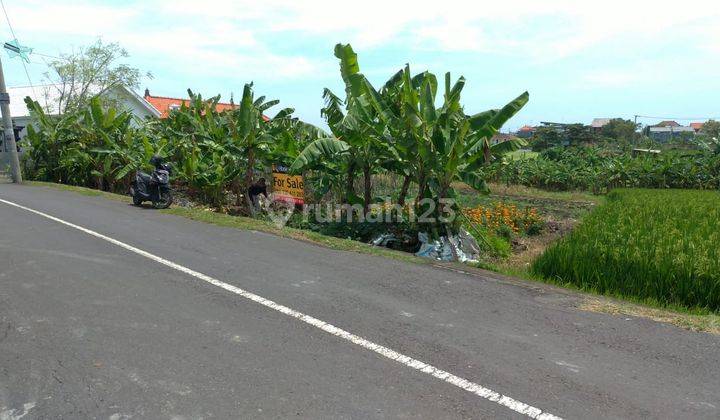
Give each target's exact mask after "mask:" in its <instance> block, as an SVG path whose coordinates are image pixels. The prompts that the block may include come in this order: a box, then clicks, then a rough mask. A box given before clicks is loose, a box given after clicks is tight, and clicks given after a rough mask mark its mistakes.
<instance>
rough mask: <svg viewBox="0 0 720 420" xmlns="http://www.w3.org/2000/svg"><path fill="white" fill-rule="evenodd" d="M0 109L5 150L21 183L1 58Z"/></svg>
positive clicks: (17, 180) (14, 176) (16, 181)
mask: <svg viewBox="0 0 720 420" xmlns="http://www.w3.org/2000/svg"><path fill="white" fill-rule="evenodd" d="M0 111H1V112H2V123H3V134H4V137H5V138H4V140H5V141H3V145H4V146H5V152H7V153H10V172H11V175H12V179H13V182H15V183H16V184H20V183H21V182H22V175H21V174H20V159H19V158H18V152H17V145H16V144H15V131H14V130H13V123H12V117H10V95H8V93H7V88H6V87H5V73H3V68H2V60H0Z"/></svg>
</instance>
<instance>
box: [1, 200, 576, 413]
mask: <svg viewBox="0 0 720 420" xmlns="http://www.w3.org/2000/svg"><path fill="white" fill-rule="evenodd" d="M0 202H2V203H5V204H8V205H10V206H13V207H17V208H19V209H23V210H26V211H29V212H31V213H34V214H37V215H39V216H42V217H44V218H46V219H50V220H52V221H55V222H58V223H61V224H63V225H65V226H69V227H71V228H73V229H77V230H79V231H81V232H85V233H87V234H88V235H91V236H94V237H96V238H99V239H102V240H104V241H107V242H110V243H111V244H113V245H117V246H119V247H121V248H125V249H126V250H128V251H130V252H134V253H136V254H138V255H142V256H143V257H145V258H148V259H151V260H153V261H155V262H158V263H160V264H163V265H166V266H168V267H170V268H173V269H175V270H177V271H180V272H183V273H185V274H188V275H190V276H193V277H195V278H197V279H200V280H202V281H205V282H207V283H210V284H212V285H214V286H217V287H220V288H221V289H225V290H227V291H229V292H232V293H235V294H236V295H240V296H242V297H244V298H246V299H249V300H251V301H253V302H257V303H259V304H261V305H263V306H265V307H267V308H270V309H273V310H275V311H278V312H280V313H283V314H285V315H287V316H290V317H292V318H296V319H299V320H300V321H303V322H305V323H306V324H309V325H312V326H313V327H316V328H319V329H321V330H323V331H325V332H327V333H330V334H332V335H334V336H336V337H340V338H342V339H344V340H347V341H349V342H351V343H353V344H357V345H358V346H360V347H363V348H365V349H368V350H371V351H374V352H375V353H377V354H379V355H381V356H383V357H386V358H388V359H391V360H394V361H396V362H398V363H401V364H403V365H405V366H407V367H410V368H412V369H415V370H418V371H420V372H422V373H426V374H428V375H430V376H433V377H435V378H437V379H440V380H442V381H444V382H447V383H449V384H451V385H455V386H456V387H458V388H462V389H464V390H466V391H468V392H470V393H473V394H475V395H477V396H479V397H482V398H485V399H486V400H488V401H492V402H494V403H497V404H500V405H502V406H504V407H507V408H509V409H511V410H513V411H515V412H516V413H520V414H523V415H526V416H528V417H530V418H533V419H538V420H562V419H561V417H558V416H555V415H553V414H550V413H548V412H544V411H543V410H541V409H539V408H537V407H533V406H531V405H528V404H525V403H523V402H521V401H518V400H515V399H513V398H511V397H508V396H507V395H502V394H500V393H498V392H495V391H493V390H492V389H489V388H486V387H484V386H482V385H480V384H477V383H474V382H471V381H469V380H467V379H464V378H461V377H459V376H456V375H453V374H452V373H450V372H446V371H444V370H441V369H439V368H437V367H435V366H432V365H429V364H427V363H424V362H422V361H420V360H417V359H413V358H412V357H409V356H406V355H404V354H401V353H398V352H396V351H395V350H392V349H390V348H387V347H385V346H381V345H380V344H376V343H373V342H372V341H369V340H366V339H364V338H362V337H360V336H357V335H355V334H352V333H350V332H348V331H345V330H343V329H341V328H338V327H336V326H334V325H332V324H330V323H327V322H325V321H322V320H319V319H317V318H314V317H312V316H310V315H305V314H303V313H302V312H298V311H296V310H294V309H291V308H288V307H287V306H284V305H281V304H279V303H276V302H273V301H272V300H269V299H265V298H264V297H262V296H259V295H256V294H254V293H251V292H248V291H247V290H243V289H241V288H239V287H237V286H233V285H232V284H228V283H225V282H223V281H220V280H218V279H216V278H213V277H210V276H208V275H206V274H203V273H200V272H197V271H195V270H192V269H190V268H187V267H185V266H182V265H180V264H177V263H174V262H172V261H170V260H166V259H165V258H162V257H159V256H157V255H155V254H151V253H149V252H147V251H143V250H142V249H140V248H136V247H134V246H132V245H128V244H126V243H124V242H121V241H118V240H117V239H113V238H111V237H109V236H105V235H103V234H101V233H98V232H95V231H93V230H90V229H87V228H84V227H82V226H78V225H76V224H73V223H70V222H66V221H65V220H62V219H59V218H57V217H55V216H51V215H49V214H46V213H43V212H41V211H38V210H34V209H31V208H29V207H25V206H23V205H20V204H17V203H13V202H12V201H7V200H3V199H0Z"/></svg>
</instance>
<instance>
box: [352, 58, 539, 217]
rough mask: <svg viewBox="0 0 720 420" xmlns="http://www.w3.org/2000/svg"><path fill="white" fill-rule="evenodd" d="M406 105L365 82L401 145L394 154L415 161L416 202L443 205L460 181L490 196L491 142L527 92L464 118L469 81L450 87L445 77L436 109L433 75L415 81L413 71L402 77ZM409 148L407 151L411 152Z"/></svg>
mask: <svg viewBox="0 0 720 420" xmlns="http://www.w3.org/2000/svg"><path fill="white" fill-rule="evenodd" d="M402 80H403V81H402V95H401V101H402V106H401V107H397V106H393V105H392V104H390V103H388V102H387V101H386V100H385V98H383V97H382V96H381V95H379V94H378V92H377V91H376V90H375V89H374V88H373V87H372V85H371V84H370V83H369V82H368V81H367V80H363V86H364V88H363V91H362V94H363V96H364V97H365V98H367V100H368V101H369V102H370V103H371V104H372V105H373V107H374V108H375V110H376V112H377V115H378V116H379V117H380V118H381V119H382V120H383V121H384V122H385V124H386V126H387V127H389V130H390V132H391V133H392V135H393V137H395V138H396V139H401V140H404V141H397V142H396V143H395V144H396V146H395V147H396V149H398V150H399V151H400V152H401V153H402V154H406V155H407V156H408V159H407V160H408V161H411V162H415V164H414V165H413V167H412V168H413V170H416V171H417V176H418V178H417V182H418V189H419V193H418V198H419V199H421V198H426V197H433V198H434V199H435V203H442V202H443V201H445V199H447V198H451V197H454V196H455V192H454V191H453V189H452V182H453V181H456V180H459V181H463V182H465V183H467V184H468V185H470V186H472V187H473V188H475V189H477V190H479V191H486V190H487V186H486V185H485V181H484V178H483V176H482V174H481V173H480V172H479V170H480V168H481V167H482V166H483V165H484V164H486V162H488V161H489V160H490V159H491V157H492V152H493V147H492V146H490V144H489V139H490V138H491V137H492V136H493V135H494V134H495V133H496V132H497V130H499V128H500V127H501V126H502V125H503V124H504V123H505V122H506V121H507V120H508V119H510V118H511V117H512V116H513V115H515V113H517V112H518V111H519V110H520V109H521V108H522V107H523V106H524V105H525V103H527V101H528V99H529V95H528V94H527V92H525V93H523V94H522V95H520V96H518V97H517V98H516V99H514V100H513V101H511V102H510V103H508V104H507V105H505V106H504V107H503V108H501V109H495V110H489V111H485V112H481V113H478V114H475V115H470V116H468V115H466V114H465V113H464V112H463V109H462V106H461V105H460V94H461V92H462V89H463V87H464V85H465V79H464V78H462V77H460V78H459V79H458V80H457V81H456V82H455V83H454V84H453V85H452V86H451V79H450V73H447V74H446V75H445V93H444V96H443V104H442V106H441V107H440V108H436V107H435V102H436V94H437V79H436V78H435V77H434V76H433V75H432V74H430V73H427V72H426V73H423V74H420V75H418V76H417V77H415V78H413V77H412V76H411V74H410V68H409V66H406V67H405V70H404V74H403V75H402ZM521 145H522V143H520V142H512V143H510V142H507V144H502V145H496V147H495V152H496V153H505V152H508V151H511V150H514V149H515V148H517V147H520V146H521ZM408 146H409V147H408Z"/></svg>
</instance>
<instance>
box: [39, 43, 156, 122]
mask: <svg viewBox="0 0 720 420" xmlns="http://www.w3.org/2000/svg"><path fill="white" fill-rule="evenodd" d="M128 57H129V54H128V52H127V50H125V49H124V48H122V47H121V46H120V44H118V43H116V42H112V43H103V42H102V40H100V39H98V40H97V41H95V43H93V44H91V45H88V46H85V47H82V48H80V49H79V50H77V51H74V52H72V53H69V54H62V55H60V58H58V59H55V60H53V61H50V62H49V63H48V64H49V66H50V69H51V70H50V71H48V72H46V73H45V80H46V82H48V84H49V85H50V86H49V87H48V89H54V90H55V91H56V92H55V94H53V95H50V93H49V92H46V94H47V96H48V97H53V98H54V97H57V103H53V104H52V106H53V107H56V109H55V110H54V111H58V112H60V113H65V112H67V111H69V110H71V109H78V108H82V107H83V106H85V105H86V104H87V103H89V101H90V98H92V97H93V96H95V95H97V94H99V93H102V92H105V91H107V90H108V89H111V88H113V87H114V86H118V85H123V86H126V87H128V88H131V89H137V88H138V86H139V84H140V80H141V78H142V76H146V77H152V75H151V74H150V73H145V74H144V75H143V73H142V72H141V71H140V70H139V69H137V68H135V67H132V66H130V65H129V64H127V63H124V62H123V61H124V59H126V58H128Z"/></svg>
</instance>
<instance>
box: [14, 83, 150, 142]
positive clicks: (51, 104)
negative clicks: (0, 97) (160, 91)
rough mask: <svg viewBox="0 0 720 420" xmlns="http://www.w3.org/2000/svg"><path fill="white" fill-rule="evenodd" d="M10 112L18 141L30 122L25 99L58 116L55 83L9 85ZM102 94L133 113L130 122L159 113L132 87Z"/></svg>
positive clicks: (57, 96)
mask: <svg viewBox="0 0 720 420" xmlns="http://www.w3.org/2000/svg"><path fill="white" fill-rule="evenodd" d="M8 95H9V96H10V115H11V116H12V120H13V128H14V131H15V139H16V140H17V141H19V140H20V139H22V138H23V137H25V135H26V134H27V126H28V124H30V121H31V117H30V111H28V109H27V105H26V104H25V98H26V97H28V96H29V97H30V98H32V99H33V100H34V101H36V102H38V103H39V104H40V106H42V107H43V108H44V109H45V112H46V113H48V114H50V115H58V113H59V111H58V102H59V99H60V90H59V89H58V86H56V85H36V86H18V87H9V88H8ZM101 95H102V96H103V97H105V98H107V99H109V100H112V101H113V102H115V103H116V104H118V106H119V107H121V108H123V109H125V110H128V111H130V112H132V114H133V115H134V116H135V117H136V119H135V120H134V121H133V122H132V124H134V125H139V122H140V121H142V120H144V119H146V118H158V117H159V116H160V113H159V112H158V111H157V109H155V108H154V107H153V106H152V105H150V103H148V102H147V101H146V100H145V99H143V98H142V97H141V96H140V95H138V94H137V93H135V92H133V91H132V89H129V88H126V87H125V86H120V85H118V86H114V87H112V88H110V89H108V90H106V91H105V92H103V93H102V94H101Z"/></svg>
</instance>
